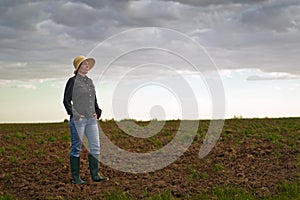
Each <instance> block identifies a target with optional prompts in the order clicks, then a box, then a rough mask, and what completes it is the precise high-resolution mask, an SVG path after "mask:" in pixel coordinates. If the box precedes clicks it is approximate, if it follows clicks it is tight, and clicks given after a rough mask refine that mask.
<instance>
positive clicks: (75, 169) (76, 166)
mask: <svg viewBox="0 0 300 200" xmlns="http://www.w3.org/2000/svg"><path fill="white" fill-rule="evenodd" d="M70 165H71V173H72V178H73V180H72V183H74V184H86V182H85V181H83V180H81V178H80V175H79V174H80V157H73V156H70Z"/></svg>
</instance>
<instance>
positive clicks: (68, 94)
mask: <svg viewBox="0 0 300 200" xmlns="http://www.w3.org/2000/svg"><path fill="white" fill-rule="evenodd" d="M73 87H74V79H73V78H70V79H69V80H68V82H67V84H66V87H65V92H64V100H63V103H64V106H65V109H66V111H67V113H68V115H70V116H73V112H72V103H71V102H72V93H73Z"/></svg>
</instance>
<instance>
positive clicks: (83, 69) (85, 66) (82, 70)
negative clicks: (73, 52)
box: [78, 60, 90, 75]
mask: <svg viewBox="0 0 300 200" xmlns="http://www.w3.org/2000/svg"><path fill="white" fill-rule="evenodd" d="M89 70H90V67H89V62H88V61H86V60H85V61H83V62H82V63H81V66H80V67H79V69H78V73H80V74H82V75H85V74H87V73H88V72H89Z"/></svg>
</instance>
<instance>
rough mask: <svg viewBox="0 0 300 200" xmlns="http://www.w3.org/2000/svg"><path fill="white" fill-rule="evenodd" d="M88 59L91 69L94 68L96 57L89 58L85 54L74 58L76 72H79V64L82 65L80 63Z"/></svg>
mask: <svg viewBox="0 0 300 200" xmlns="http://www.w3.org/2000/svg"><path fill="white" fill-rule="evenodd" d="M85 60H86V61H88V63H89V68H90V69H92V68H93V67H94V65H95V62H96V61H95V59H94V58H87V57H85V56H81V55H80V56H77V57H76V58H75V59H74V60H73V65H74V68H75V70H74V73H76V72H77V70H78V69H79V66H80V64H81V63H82V62H83V61H85Z"/></svg>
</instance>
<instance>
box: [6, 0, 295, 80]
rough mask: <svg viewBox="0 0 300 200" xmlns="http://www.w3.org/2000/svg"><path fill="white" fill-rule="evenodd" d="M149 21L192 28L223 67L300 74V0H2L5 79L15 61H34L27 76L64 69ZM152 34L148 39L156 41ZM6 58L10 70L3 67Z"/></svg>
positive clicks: (154, 24)
mask: <svg viewBox="0 0 300 200" xmlns="http://www.w3.org/2000/svg"><path fill="white" fill-rule="evenodd" d="M145 26H146V27H149V26H152V27H165V28H170V29H174V30H177V31H180V32H182V33H184V34H187V35H188V36H190V37H191V38H193V39H194V40H195V41H198V42H199V43H200V44H202V45H204V46H205V47H206V49H207V50H208V52H209V53H210V54H211V55H212V57H213V58H214V60H215V61H216V63H217V64H218V66H219V68H221V69H239V68H259V69H261V70H262V71H268V72H286V73H292V74H300V70H299V69H300V68H299V64H298V57H299V52H300V37H299V34H300V2H299V1H296V0H287V1H276V0H270V1H267V0H255V1H246V0H231V1H229V0H228V1H227V0H226V1H224V0H210V1H208V0H205V1H196V0H187V1H183V0H182V1H181V0H178V1H129V0H122V1H109V0H101V1H97V0H75V1H68V0H59V1H51V0H45V1H38V0H36V1H29V0H21V1H17V2H16V1H10V0H3V1H1V3H0V60H1V61H2V62H1V63H0V64H1V68H0V70H1V77H0V79H7V78H5V77H9V78H11V79H13V78H14V75H13V74H15V79H19V78H20V77H19V75H17V74H18V73H20V72H21V71H20V69H19V68H18V67H17V65H11V64H12V63H18V62H26V63H29V64H28V65H27V68H28V70H29V71H31V72H32V73H28V74H25V75H24V76H25V77H28V79H30V78H32V77H34V76H36V74H41V73H42V72H43V70H46V71H47V70H48V68H50V67H49V66H51V65H52V66H53V65H55V66H57V68H55V69H56V70H57V71H56V72H55V74H53V73H51V72H50V71H49V73H45V74H44V75H43V78H53V77H59V76H65V74H66V69H63V67H62V66H64V67H65V66H67V65H68V64H69V65H71V61H72V59H73V58H74V57H75V56H76V55H78V54H87V53H88V52H90V51H91V50H92V49H93V48H94V47H95V46H96V45H97V44H98V43H99V42H101V41H103V40H105V39H107V38H108V37H110V36H112V35H114V34H117V33H119V32H121V31H125V30H128V29H131V28H138V27H145ZM150 37H151V36H150ZM150 37H149V38H145V39H147V40H150V41H151V38H150ZM161 37H163V38H165V39H166V42H168V43H173V42H178V41H176V40H172V39H171V38H169V37H168V36H166V35H164V36H161ZM132 42H134V41H132ZM128 45H130V44H128ZM116 48H118V46H116ZM7 63H9V65H11V68H10V70H11V71H10V72H9V73H10V75H8V74H7V73H8V72H5V66H6V65H7ZM40 63H43V64H42V65H40V66H41V67H40V68H39V67H36V66H39V64H40ZM47 63H48V64H49V66H48V65H47ZM35 73H36V74H35ZM24 76H23V78H25V77H24ZM47 76H48V77H47Z"/></svg>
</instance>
